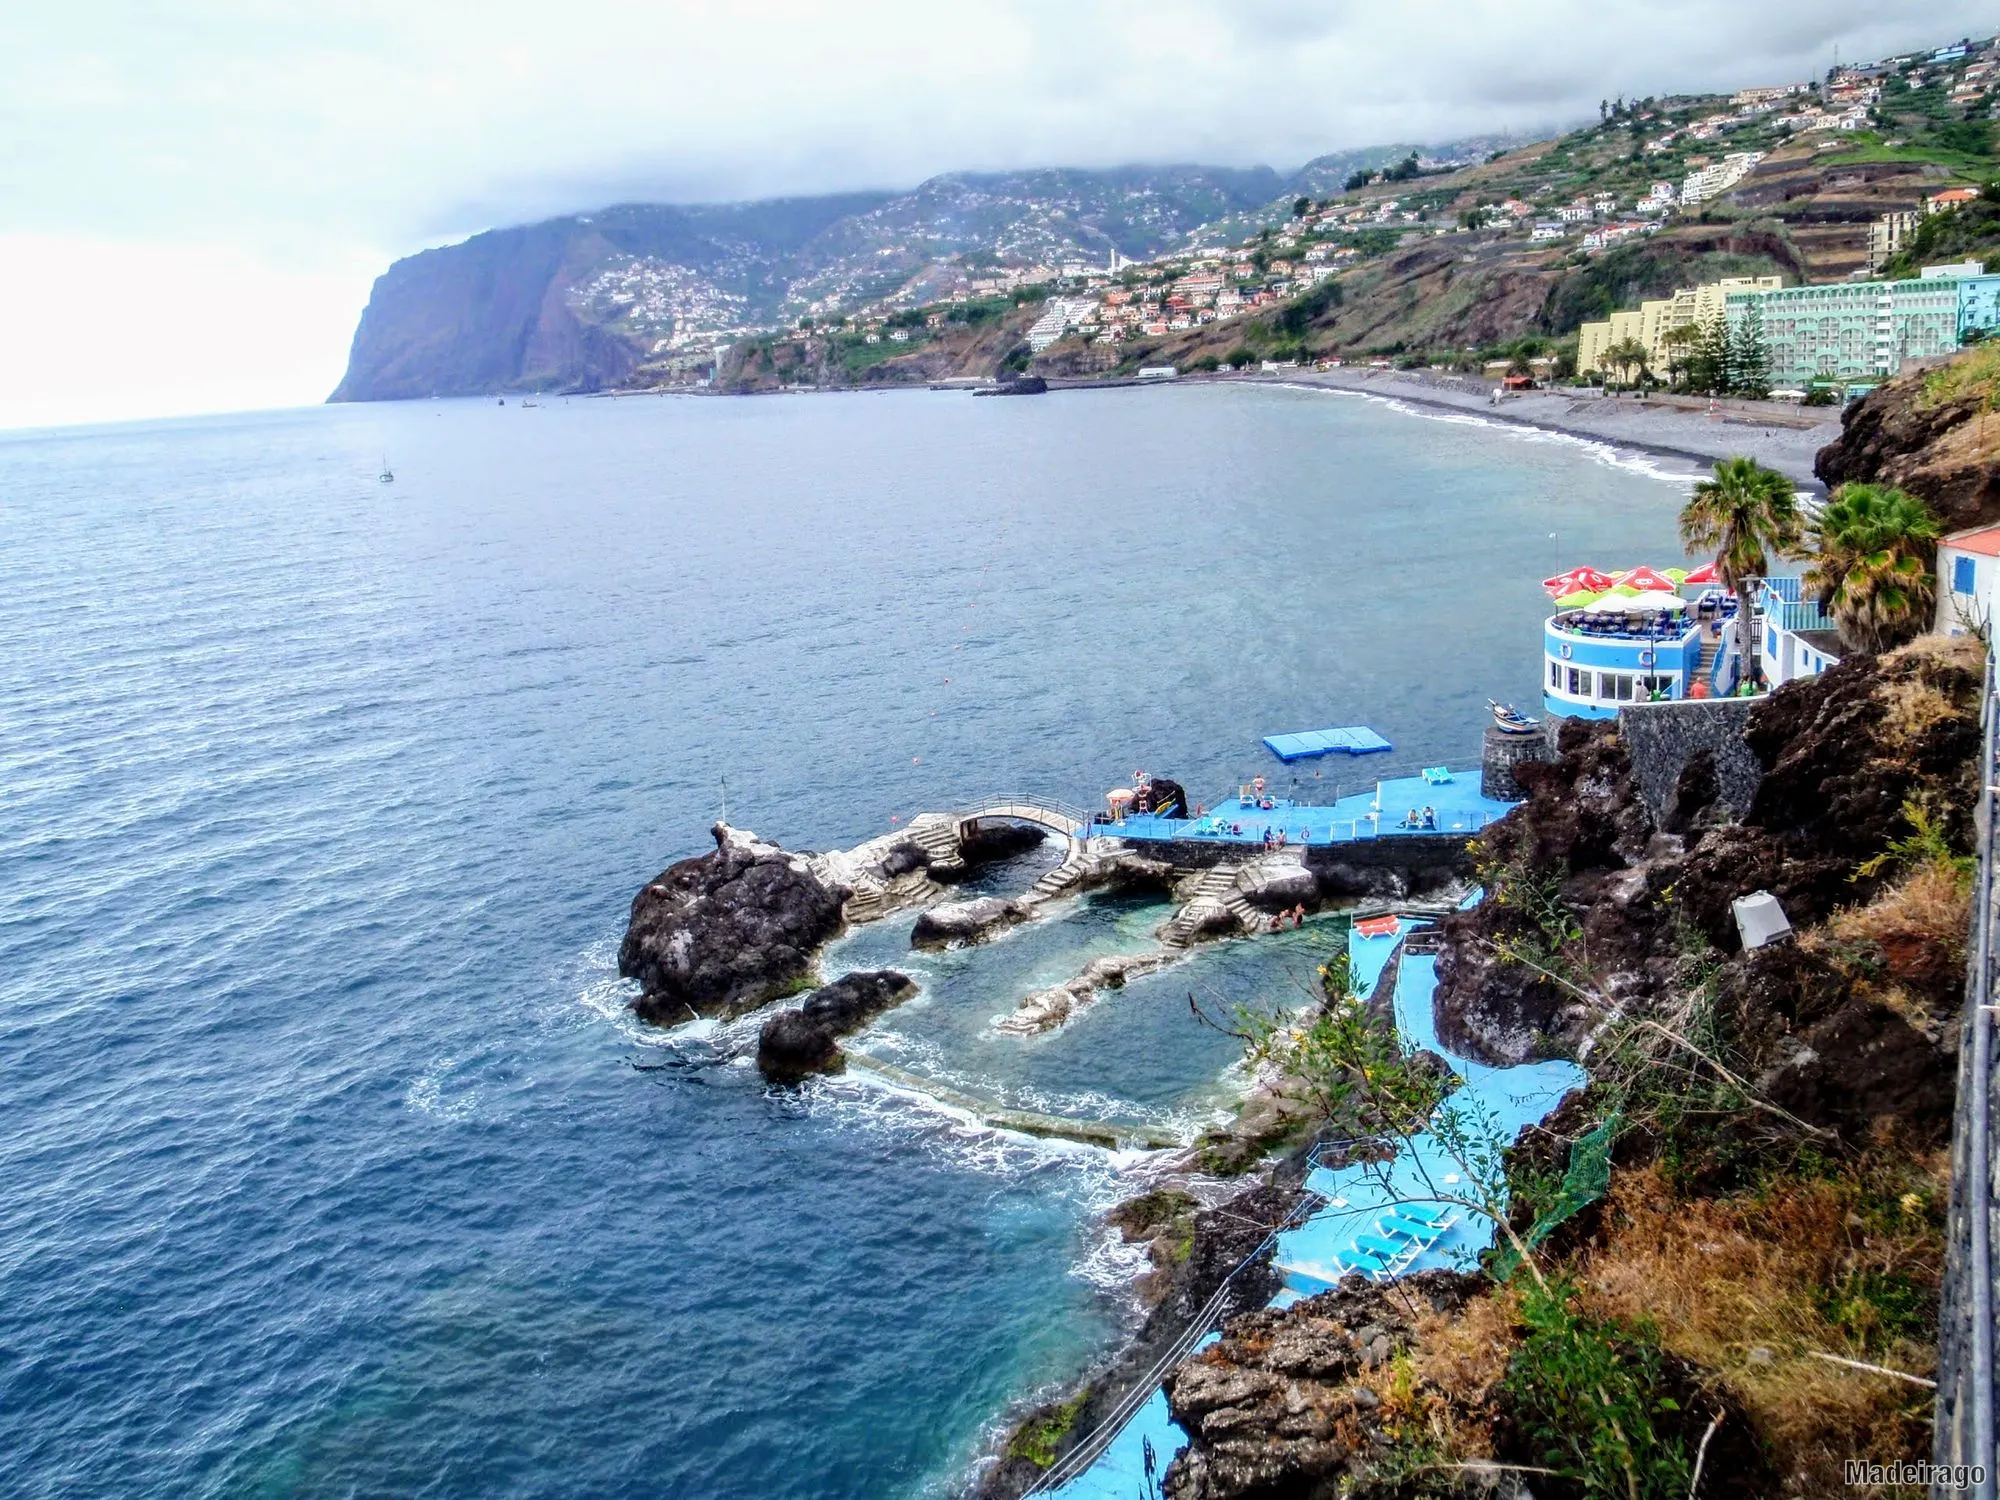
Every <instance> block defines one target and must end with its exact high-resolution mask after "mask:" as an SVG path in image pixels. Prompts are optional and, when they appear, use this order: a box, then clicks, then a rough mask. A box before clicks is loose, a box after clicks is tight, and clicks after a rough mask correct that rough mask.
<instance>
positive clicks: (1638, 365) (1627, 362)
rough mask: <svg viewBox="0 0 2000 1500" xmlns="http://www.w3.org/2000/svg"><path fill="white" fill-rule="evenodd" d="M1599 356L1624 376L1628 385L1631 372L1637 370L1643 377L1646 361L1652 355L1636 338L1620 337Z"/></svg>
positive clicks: (1630, 382) (1630, 381)
mask: <svg viewBox="0 0 2000 1500" xmlns="http://www.w3.org/2000/svg"><path fill="white" fill-rule="evenodd" d="M1601 357H1602V358H1603V360H1604V362H1605V363H1606V364H1607V365H1610V366H1611V367H1612V368H1613V369H1615V370H1617V371H1618V373H1619V374H1620V375H1622V376H1623V377H1624V379H1625V383H1626V384H1627V385H1630V384H1632V372H1633V371H1634V370H1637V371H1638V372H1639V373H1640V375H1641V376H1642V377H1643V376H1644V375H1645V373H1646V361H1647V360H1648V359H1650V358H1651V357H1652V356H1651V355H1649V354H1648V353H1647V352H1646V346H1645V345H1644V344H1642V343H1640V342H1639V341H1638V340H1637V339H1620V340H1619V341H1618V342H1617V343H1615V344H1613V345H1612V346H1611V347H1610V348H1609V349H1606V350H1605V351H1604V353H1603V355H1602V356H1601Z"/></svg>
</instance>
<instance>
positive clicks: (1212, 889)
mask: <svg viewBox="0 0 2000 1500" xmlns="http://www.w3.org/2000/svg"><path fill="white" fill-rule="evenodd" d="M1242 871H1243V865H1242V863H1241V862H1240V861H1234V860H1224V861H1223V862H1222V863H1221V864H1216V865H1210V866H1209V867H1208V868H1207V869H1206V870H1203V871H1202V872H1201V875H1200V876H1199V877H1198V878H1197V879H1196V880H1195V883H1194V884H1193V885H1192V886H1191V887H1189V888H1188V892H1187V899H1186V900H1185V901H1183V902H1182V903H1181V908H1180V910H1179V911H1177V912H1175V913H1174V914H1173V916H1171V917H1169V918H1168V919H1167V921H1166V923H1165V924H1164V925H1163V926H1162V927H1161V928H1160V933H1159V936H1160V941H1161V942H1163V943H1165V944H1166V945H1167V946H1168V947H1169V948H1185V947H1187V946H1188V945H1189V944H1190V943H1192V942H1194V941H1195V940H1196V939H1197V938H1198V937H1200V935H1201V932H1202V929H1203V928H1204V927H1205V926H1207V925H1208V923H1209V920H1210V918H1211V917H1212V915H1213V913H1214V910H1215V908H1217V907H1221V908H1222V909H1223V910H1225V911H1227V912H1229V913H1230V915H1232V916H1233V917H1235V919H1236V921H1237V924H1238V925H1239V926H1241V927H1244V928H1246V929H1249V928H1253V927H1254V926H1255V924H1256V921H1257V909H1256V908H1255V907H1254V906H1252V905H1251V904H1250V903H1249V902H1248V901H1245V900H1244V899H1243V893H1242V892H1241V891H1239V890H1237V889H1236V877H1237V876H1238V875H1240V874H1241V873H1242Z"/></svg>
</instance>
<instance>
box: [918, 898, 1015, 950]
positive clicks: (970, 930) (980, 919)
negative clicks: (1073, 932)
mask: <svg viewBox="0 0 2000 1500" xmlns="http://www.w3.org/2000/svg"><path fill="white" fill-rule="evenodd" d="M1032 915H1033V913H1032V912H1031V911H1030V910H1029V909H1028V908H1027V907H1026V906H1023V905H1022V904H1021V903H1020V902H1018V901H1009V900H1007V899H1006V898H1005V897H1004V896H980V897H977V898H975V899H974V900H971V901H948V902H946V903H945V904H944V905H942V906H933V907H932V908H931V909H930V910H929V911H926V912H925V913H924V914H923V915H922V916H920V917H918V918H917V922H916V925H915V926H914V927H912V928H911V929H910V946H911V947H912V948H962V947H966V946H969V945H970V944H973V943H983V942H985V941H986V939H988V938H990V937H992V936H994V935H995V934H996V933H1000V932H1004V931H1006V929H1008V928H1009V927H1013V926H1016V925H1018V924H1019V923H1022V922H1025V921H1027V920H1028V918H1029V917H1030V916H1032Z"/></svg>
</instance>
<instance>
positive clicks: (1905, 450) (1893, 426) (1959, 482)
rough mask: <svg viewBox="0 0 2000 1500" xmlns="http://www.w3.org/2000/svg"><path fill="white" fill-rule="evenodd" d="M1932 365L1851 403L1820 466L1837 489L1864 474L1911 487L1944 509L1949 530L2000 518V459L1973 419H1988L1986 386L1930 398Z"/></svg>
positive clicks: (1937, 509)
mask: <svg viewBox="0 0 2000 1500" xmlns="http://www.w3.org/2000/svg"><path fill="white" fill-rule="evenodd" d="M1928 373H1929V372H1928V370H1916V371H1912V372H1910V373H1908V374H1905V375H1900V376H1898V377H1897V378H1896V379H1894V380H1890V381H1887V382H1885V383H1883V384H1882V385H1880V386H1877V387H1876V388H1875V389H1874V390H1872V391H1870V392H1869V393H1868V394H1867V395H1866V396H1864V397H1862V398H1861V400H1859V401H1857V402H1855V403H1854V404H1853V405H1852V406H1850V407H1848V408H1847V410H1846V411H1845V412H1843V413H1842V414H1841V418H1840V436H1839V437H1838V438H1836V439H1835V440H1834V441H1833V442H1831V443H1829V444H1827V446H1826V447H1824V448H1822V449H1820V450H1819V455H1818V457H1817V458H1815V459H1814V460H1813V472H1814V473H1815V474H1817V475H1818V476H1819V477H1820V478H1821V479H1822V480H1824V481H1825V482H1826V485H1827V487H1828V488H1829V489H1831V488H1833V487H1835V486H1838V485H1841V484H1845V483H1847V482H1848V481H1850V480H1858V481H1862V482H1865V483H1871V484H1893V485H1896V486H1899V487H1900V488H1902V489H1905V490H1908V491H1909V492H1910V493H1911V494H1913V495H1916V496H1917V497H1919V498H1920V499H1922V500H1924V501H1926V502H1927V503H1928V504H1929V505H1930V507H1931V509H1932V510H1933V511H1935V512H1936V513H1937V515H1938V518H1939V520H1940V522H1941V523H1942V525H1941V527H1940V529H1941V530H1943V531H1947V532H1950V531H1957V530H1960V529H1961V528H1964V527H1968V526H1983V525H1986V524H1987V523H1989V522H1991V521H1993V520H1995V519H2000V466H1996V465H1995V464H1994V463H1993V462H1992V456H1991V450H1990V449H1989V448H1988V447H1987V446H1986V443H1985V441H1984V436H1985V435H1984V433H1983V432H1981V431H1980V430H1979V428H1977V427H1976V426H1971V425H1968V424H1972V423H1974V422H1976V421H1983V420H1984V419H1983V418H1982V417H1981V416H1980V402H1979V396H1978V393H1976V392H1968V393H1967V394H1966V395H1963V396H1960V397H1958V398H1957V399H1955V400H1951V401H1939V402H1935V403H1927V402H1925V401H1923V400H1922V399H1921V398H1922V396H1923V390H1924V383H1925V377H1926V375H1927V374H1928Z"/></svg>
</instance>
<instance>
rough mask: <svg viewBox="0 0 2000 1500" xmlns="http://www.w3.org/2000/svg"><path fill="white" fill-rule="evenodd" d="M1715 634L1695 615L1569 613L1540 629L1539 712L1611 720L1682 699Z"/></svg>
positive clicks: (1693, 681) (1685, 613)
mask: <svg viewBox="0 0 2000 1500" xmlns="http://www.w3.org/2000/svg"><path fill="white" fill-rule="evenodd" d="M1711 634H1712V632H1711V631H1710V630H1709V628H1708V626H1707V625H1705V624H1704V623H1703V621H1702V620H1701V619H1699V618H1698V617H1697V616H1696V615H1695V614H1694V613H1693V612H1692V611H1683V612H1680V613H1668V612H1654V613H1649V614H1646V615H1637V616H1625V617H1622V618H1621V617H1619V616H1616V615H1605V614H1602V613H1596V612H1592V611H1588V610H1581V609H1567V610H1562V611H1559V612H1558V613H1556V614H1553V615H1551V616H1549V618H1548V619H1547V621H1545V622H1544V624H1543V626H1542V708H1543V709H1544V711H1546V712H1548V713H1551V714H1566V715H1568V716H1569V717H1570V718H1573V719H1610V718H1615V717H1616V716H1617V713H1618V710H1619V709H1620V708H1623V707H1624V706H1626V705H1627V704H1631V703H1646V702H1651V701H1655V700H1658V699H1663V698H1685V697H1687V696H1689V694H1690V693H1691V692H1692V691H1693V688H1694V683H1695V679H1696V677H1697V675H1698V674H1699V673H1700V672H1701V671H1702V669H1703V665H1704V655H1705V653H1704V649H1703V648H1704V643H1705V641H1706V640H1707V639H1708V638H1709V636H1710V635H1711Z"/></svg>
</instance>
